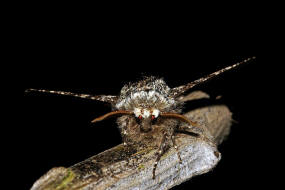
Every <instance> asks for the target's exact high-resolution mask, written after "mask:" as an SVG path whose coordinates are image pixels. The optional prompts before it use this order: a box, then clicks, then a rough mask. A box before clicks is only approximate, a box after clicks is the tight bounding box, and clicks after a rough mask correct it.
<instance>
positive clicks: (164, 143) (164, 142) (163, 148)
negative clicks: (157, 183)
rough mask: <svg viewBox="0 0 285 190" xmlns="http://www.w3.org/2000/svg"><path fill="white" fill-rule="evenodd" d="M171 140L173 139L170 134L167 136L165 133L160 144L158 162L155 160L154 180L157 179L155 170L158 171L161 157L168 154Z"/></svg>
mask: <svg viewBox="0 0 285 190" xmlns="http://www.w3.org/2000/svg"><path fill="white" fill-rule="evenodd" d="M171 135H172V134H171ZM169 138H171V136H170V135H169V134H167V133H166V132H164V134H163V138H162V140H161V143H160V146H159V149H158V152H157V157H156V160H155V162H154V165H153V170H152V179H155V170H156V167H157V163H158V161H159V160H160V158H161V156H162V155H163V154H164V153H165V152H166V150H167V148H168V142H169V140H170V139H169Z"/></svg>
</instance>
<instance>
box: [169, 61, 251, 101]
mask: <svg viewBox="0 0 285 190" xmlns="http://www.w3.org/2000/svg"><path fill="white" fill-rule="evenodd" d="M253 59H255V57H251V58H248V59H245V60H243V61H241V62H239V63H236V64H234V65H231V66H228V67H226V68H223V69H221V70H218V71H216V72H214V73H211V74H209V75H207V76H205V77H202V78H200V79H197V80H195V81H193V82H190V83H188V84H186V85H182V86H179V87H176V88H173V89H172V90H171V96H172V97H177V96H180V95H181V94H182V93H184V92H186V91H187V90H189V89H191V88H193V87H194V86H196V85H198V84H201V83H203V82H206V81H208V80H210V79H212V78H213V77H215V76H218V75H220V74H221V73H223V72H225V71H228V70H231V69H233V68H235V67H237V66H239V65H241V64H243V63H246V62H248V61H250V60H253Z"/></svg>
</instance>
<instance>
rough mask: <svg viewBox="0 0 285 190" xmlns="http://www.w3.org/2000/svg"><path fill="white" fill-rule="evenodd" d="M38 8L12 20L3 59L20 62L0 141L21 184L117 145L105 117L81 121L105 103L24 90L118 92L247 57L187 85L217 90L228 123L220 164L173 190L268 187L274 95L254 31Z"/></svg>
mask: <svg viewBox="0 0 285 190" xmlns="http://www.w3.org/2000/svg"><path fill="white" fill-rule="evenodd" d="M40 12H41V10H38V12H37V13H33V14H30V13H28V12H27V13H25V17H23V18H19V20H20V23H21V24H20V25H19V26H20V27H19V28H18V30H19V31H20V33H19V34H17V37H15V38H16V39H19V40H18V41H17V42H16V44H17V45H16V46H15V47H16V49H17V50H18V51H19V53H18V54H16V55H14V56H13V57H15V58H16V60H17V61H16V62H20V63H22V64H20V65H19V66H18V65H17V66H16V65H15V68H14V69H15V70H16V71H17V83H18V84H21V88H20V91H19V92H20V93H19V94H20V98H22V104H21V107H20V108H19V109H17V110H16V111H14V113H13V116H14V117H15V118H16V119H12V120H11V121H12V127H11V130H12V132H13V134H14V135H13V136H14V138H13V139H15V140H13V141H14V142H13V143H12V144H7V145H5V146H6V147H7V148H8V149H9V150H10V152H12V154H11V155H15V158H16V161H14V162H13V166H15V170H17V171H18V170H19V171H23V173H24V174H21V180H20V181H21V182H20V183H21V184H19V185H21V186H22V187H23V188H21V189H29V188H30V187H31V186H32V184H33V183H34V182H35V181H36V180H37V179H38V178H39V177H40V176H42V175H43V174H45V173H46V172H47V171H48V170H49V169H51V168H53V167H58V166H64V167H69V166H71V165H73V164H75V163H78V162H80V161H82V160H84V159H86V158H88V157H90V156H93V155H95V154H98V153H100V152H102V151H104V150H106V149H109V148H111V147H114V146H116V145H118V144H120V143H121V139H120V135H119V132H118V130H117V128H116V123H115V119H109V120H106V121H103V122H100V123H97V124H96V125H91V124H90V121H91V120H92V119H94V118H95V117H97V116H100V115H102V114H105V113H107V112H109V111H110V107H109V106H108V105H107V104H104V103H101V102H96V101H91V100H84V99H78V98H73V97H68V96H59V95H51V94H42V93H30V94H25V93H24V90H25V89H28V88H36V89H49V90H61V91H71V92H78V93H86V94H94V95H97V94H111V95H118V93H119V91H120V89H121V87H122V86H123V85H124V84H125V83H128V82H132V81H137V80H139V79H141V77H142V76H145V75H146V76H150V75H154V76H158V77H163V78H164V79H165V81H166V83H167V84H168V85H169V86H170V87H176V86H178V85H182V84H185V83H187V82H190V81H193V80H195V79H197V78H200V77H202V76H204V75H206V74H209V73H211V72H214V71H216V70H218V69H221V68H223V67H225V66H229V65H232V64H234V63H237V62H239V61H242V60H243V59H246V58H248V57H251V56H256V57H257V59H256V60H254V61H252V62H250V63H248V64H245V65H242V66H241V67H239V68H237V69H234V70H232V71H229V72H227V73H224V74H222V75H220V76H218V77H217V78H215V79H213V80H211V81H209V82H207V83H205V84H202V85H200V86H197V87H195V88H194V89H193V90H203V91H205V92H207V93H209V94H210V95H211V97H212V98H214V97H216V96H218V95H222V99H221V101H222V102H223V103H224V104H226V105H227V106H228V107H229V108H230V110H231V111H232V112H233V118H234V120H236V121H238V123H234V124H233V126H232V131H231V133H230V135H229V137H228V139H227V140H226V141H225V142H223V143H222V144H221V145H220V146H219V150H220V152H221V153H222V160H221V161H220V162H219V163H218V165H217V167H216V168H215V169H214V170H213V171H210V172H209V173H207V174H204V175H201V176H197V177H194V178H192V179H191V180H190V181H188V182H185V183H183V184H181V185H179V186H177V187H175V188H173V189H190V188H199V189H208V188H209V187H211V188H220V187H221V186H222V187H223V186H224V187H228V186H235V187H237V188H244V186H245V185H246V186H247V187H256V186H257V185H258V184H260V183H261V182H262V184H265V183H266V184H270V185H271V186H274V182H273V183H271V182H270V183H269V177H271V176H270V175H269V174H268V171H270V169H271V168H270V167H272V163H271V162H270V161H272V160H273V161H274V160H275V157H278V156H275V149H274V145H273V144H272V143H271V139H274V137H275V133H276V131H272V128H271V127H272V124H271V123H270V122H268V121H271V118H268V117H269V116H268V113H269V112H273V110H270V109H268V107H267V106H268V104H269V103H268V102H269V100H270V97H271V96H273V97H275V95H274V94H273V95H272V92H270V91H268V88H269V86H270V85H272V84H269V82H268V80H267V79H268V78H270V77H271V74H269V73H270V71H269V68H272V67H271V64H272V63H273V61H272V60H271V58H270V60H271V61H269V62H267V61H268V59H266V58H265V56H263V55H257V54H256V50H257V49H258V48H256V47H257V46H259V45H260V44H257V43H254V42H256V41H254V39H255V37H254V36H255V35H256V33H254V32H253V31H250V30H249V29H247V30H246V29H245V28H246V27H240V28H238V27H236V28H235V27H233V28H232V30H234V31H235V32H236V33H234V34H233V33H232V34H231V35H230V34H228V32H229V31H228V30H223V31H222V30H221V31H222V33H219V31H218V30H215V28H219V26H217V25H215V24H214V23H215V22H211V24H210V23H209V25H207V27H206V28H209V29H212V30H211V31H208V30H207V29H205V30H199V29H197V28H199V26H202V25H203V24H204V23H203V22H200V21H199V23H200V24H199V23H198V24H197V23H196V25H199V26H197V27H191V26H190V27H189V26H188V27H189V28H188V27H186V26H185V24H182V23H180V24H179V23H177V22H176V21H175V20H172V26H171V27H170V26H169V25H168V22H171V20H168V21H167V23H164V24H163V23H161V22H160V21H161V20H157V22H155V21H154V23H152V24H151V23H147V22H146V21H144V20H143V19H142V20H140V21H141V22H138V21H136V20H134V21H130V20H128V21H126V22H122V20H124V19H122V20H120V19H117V18H116V17H114V18H108V19H109V20H108V22H106V21H105V20H103V19H102V17H100V18H98V17H96V16H95V17H96V19H94V20H88V19H85V18H88V17H89V15H88V13H86V14H84V16H78V15H77V16H76V15H74V16H71V15H61V16H60V17H52V16H51V15H53V13H50V12H46V14H41V13H40ZM27 15H28V16H27ZM38 15H41V16H38ZM105 16H106V15H105ZM93 17H94V15H92V18H93ZM104 18H105V17H104ZM128 18H129V17H128ZM192 24H193V23H192ZM226 34H227V35H226ZM242 34H246V35H247V37H241V35H242ZM263 40H264V41H265V40H266V39H263ZM264 41H263V42H264ZM260 47H263V46H260ZM273 57H274V56H273ZM264 65H266V66H265V67H264ZM12 66H14V65H13V64H12ZM185 111H187V105H186V106H185ZM264 115H267V116H264ZM272 137H273V138H272ZM11 146H12V147H11ZM269 162H270V164H268V163H269ZM271 175H273V176H274V175H275V174H273V173H272V174H271Z"/></svg>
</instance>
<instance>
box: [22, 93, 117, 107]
mask: <svg viewBox="0 0 285 190" xmlns="http://www.w3.org/2000/svg"><path fill="white" fill-rule="evenodd" d="M26 92H44V93H51V94H59V95H66V96H73V97H78V98H84V99H91V100H97V101H101V102H108V103H111V104H115V102H116V101H117V99H118V97H117V96H111V95H97V96H94V95H90V94H78V93H73V92H64V91H54V90H43V89H28V90H26Z"/></svg>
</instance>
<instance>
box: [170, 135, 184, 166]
mask: <svg viewBox="0 0 285 190" xmlns="http://www.w3.org/2000/svg"><path fill="white" fill-rule="evenodd" d="M171 140H172V144H173V146H174V148H175V150H176V154H177V157H178V159H179V164H182V159H181V156H180V153H179V151H178V147H177V145H176V142H175V136H174V135H172V136H171Z"/></svg>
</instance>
